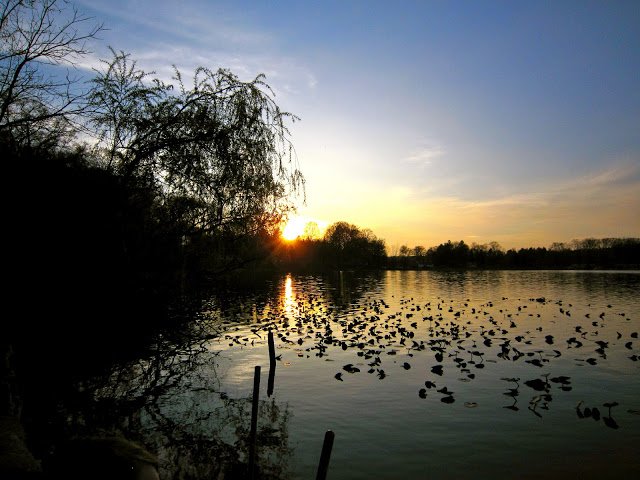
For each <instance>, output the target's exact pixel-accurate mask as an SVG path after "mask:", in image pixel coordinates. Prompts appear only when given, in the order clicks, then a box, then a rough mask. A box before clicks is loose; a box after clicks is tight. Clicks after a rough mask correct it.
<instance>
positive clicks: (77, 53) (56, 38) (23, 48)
mask: <svg viewBox="0 0 640 480" xmlns="http://www.w3.org/2000/svg"><path fill="white" fill-rule="evenodd" d="M101 29H102V26H101V25H99V24H93V23H92V21H91V19H90V18H89V17H86V16H83V15H82V14H80V13H79V12H78V11H77V10H76V9H75V8H73V7H72V6H70V4H69V2H67V1H64V0H5V1H3V2H2V4H1V5H0V135H2V136H4V137H5V138H10V139H11V140H12V141H14V142H18V143H26V144H34V143H35V144H38V143H40V142H42V141H49V142H51V141H52V139H55V138H56V137H58V136H61V135H62V134H64V133H65V130H67V129H68V127H69V123H68V122H69V120H70V118H69V116H70V115H73V114H77V113H79V112H82V111H83V110H84V102H83V98H84V95H83V92H82V91H81V90H80V89H78V88H76V87H77V86H76V85H75V83H76V81H77V79H74V78H72V77H71V74H70V67H71V66H73V65H74V63H75V62H77V61H78V60H79V59H80V58H81V57H83V56H84V55H85V54H87V53H88V50H87V47H86V42H87V41H88V40H89V39H91V38H93V37H95V36H96V34H97V33H98V32H99V31H100V30H101ZM47 66H48V67H49V68H43V67H47ZM51 66H53V67H55V68H51Z"/></svg>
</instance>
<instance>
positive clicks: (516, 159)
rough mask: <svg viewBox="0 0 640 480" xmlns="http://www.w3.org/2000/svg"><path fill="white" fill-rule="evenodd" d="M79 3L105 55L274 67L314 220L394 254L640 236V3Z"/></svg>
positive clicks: (248, 70) (185, 64)
mask: <svg viewBox="0 0 640 480" xmlns="http://www.w3.org/2000/svg"><path fill="white" fill-rule="evenodd" d="M76 3H77V6H78V7H79V8H80V9H81V10H82V11H83V12H85V13H87V14H89V15H93V16H95V17H97V18H98V19H101V20H103V21H104V22H105V26H106V27H107V28H109V30H108V31H105V32H103V33H102V35H101V37H102V39H101V42H99V43H97V44H96V46H95V48H94V50H95V55H96V58H98V57H107V56H108V54H107V51H106V46H107V45H111V46H112V47H114V48H115V49H117V50H124V51H127V52H130V53H131V54H132V55H133V57H134V58H137V59H138V60H139V63H140V65H141V66H142V67H143V68H145V69H149V70H155V71H156V72H157V73H158V75H160V76H164V77H166V78H168V77H169V75H170V69H171V65H172V64H176V65H177V66H178V67H179V68H180V69H181V70H182V71H183V72H184V73H189V72H190V71H193V69H194V67H195V66H197V65H204V66H208V67H211V68H218V67H225V68H229V69H231V70H232V71H234V72H235V73H236V74H238V75H239V76H240V77H242V78H246V79H249V78H252V77H254V76H255V75H257V74H258V73H265V74H266V75H267V81H268V83H269V84H270V85H271V86H272V87H273V89H274V90H275V92H276V101H277V102H278V103H279V105H280V106H281V107H283V108H284V109H286V110H289V111H291V112H292V113H294V114H296V115H298V116H299V117H300V118H301V121H300V122H297V123H296V124H295V125H293V127H292V134H293V137H292V140H293V143H294V145H295V147H296V151H297V155H298V159H299V162H300V166H301V168H302V171H303V173H304V174H305V176H306V178H307V202H306V204H302V203H301V202H299V203H300V208H299V213H300V214H301V215H304V216H306V217H308V218H311V219H316V220H318V221H320V222H333V221H336V220H346V221H349V222H351V223H355V224H356V225H358V226H360V227H366V228H371V229H372V230H373V231H374V233H375V234H377V235H378V236H380V237H382V238H384V239H385V240H386V241H387V244H388V245H389V247H391V249H392V250H393V248H394V247H397V246H399V245H401V244H407V245H409V246H415V245H424V246H427V247H428V246H431V245H435V244H438V243H440V242H443V241H446V240H448V239H451V240H465V241H466V242H467V243H473V242H478V243H486V242H489V241H494V240H495V241H498V242H500V243H501V244H502V245H503V246H505V247H523V246H548V245H549V244H550V243H551V242H553V241H570V240H571V239H573V238H585V237H589V236H594V237H605V236H636V237H638V236H640V2H637V1H629V2H614V1H610V2H605V1H601V2H589V1H581V2H571V1H562V2H543V1H528V2H518V1H504V2H491V1H482V2H480V1H472V2H457V1H447V2H445V1H433V2H428V1H421V2H408V1H406V2H389V1H388V2H375V1H366V2H355V1H354V2H349V1H339V2H306V1H300V2H283V1H278V2H276V1H273V2H240V1H232V2H216V1H192V0H187V1H181V2H175V1H171V2H169V1H148V0H139V1H119V0H114V1H109V2H105V1H98V0H83V1H79V2H76ZM95 64H96V60H95V59H94V60H91V59H89V60H88V61H87V66H92V65H95Z"/></svg>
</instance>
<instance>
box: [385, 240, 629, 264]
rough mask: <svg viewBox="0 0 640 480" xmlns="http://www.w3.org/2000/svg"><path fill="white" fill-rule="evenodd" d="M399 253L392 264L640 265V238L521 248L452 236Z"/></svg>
mask: <svg viewBox="0 0 640 480" xmlns="http://www.w3.org/2000/svg"><path fill="white" fill-rule="evenodd" d="M398 253H399V254H398V255H394V256H390V257H389V258H388V260H387V266H388V267H389V268H395V269H424V268H505V269H517V268H525V269H529V268H551V269H554V268H561V269H570V268H571V269H594V268H606V269H614V268H620V269H629V268H640V238H601V239H596V238H586V239H582V240H573V241H572V242H570V243H553V244H552V245H551V246H550V247H549V248H545V247H537V248H520V249H518V250H516V249H509V250H505V249H503V248H502V247H501V246H500V245H499V244H498V243H497V242H491V243H489V244H483V245H478V244H475V243H474V244H472V245H467V244H466V243H465V242H464V241H459V242H452V241H451V240H449V241H448V242H446V243H442V244H440V245H438V246H437V247H431V248H429V249H425V248H424V247H421V246H417V247H414V248H409V247H407V246H402V247H400V249H399V252H398Z"/></svg>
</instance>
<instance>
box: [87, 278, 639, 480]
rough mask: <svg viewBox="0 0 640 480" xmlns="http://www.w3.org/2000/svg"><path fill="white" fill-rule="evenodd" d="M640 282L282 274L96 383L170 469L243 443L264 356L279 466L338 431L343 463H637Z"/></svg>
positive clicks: (191, 469) (447, 469) (486, 467)
mask: <svg viewBox="0 0 640 480" xmlns="http://www.w3.org/2000/svg"><path fill="white" fill-rule="evenodd" d="M639 291H640V272H592V271H590V272H573V271H560V272H557V271H532V272H530V271H526V272H446V273H442V272H407V271H403V272H396V271H392V272H381V273H378V274H375V275H356V274H350V273H344V274H338V273H336V274H335V275H332V276H324V277H323V276H298V275H287V276H283V277H281V278H276V279H273V280H270V281H267V282H260V286H258V287H254V288H252V289H249V290H244V291H236V292H226V293H225V294H224V295H220V294H216V295H212V297H211V298H210V299H208V300H207V301H206V302H204V304H203V305H202V308H201V309H200V311H199V312H198V314H197V315H196V320H197V321H196V322H194V324H193V331H190V332H189V335H186V337H185V338H187V339H188V341H186V343H185V342H183V344H182V345H181V346H178V345H177V344H176V343H175V340H172V342H174V343H170V342H169V341H168V340H167V343H166V344H163V343H162V341H161V342H159V345H158V349H157V355H156V356H155V357H154V356H152V357H149V358H146V359H144V360H141V361H140V362H138V363H137V364H136V365H131V366H129V367H128V368H126V369H123V370H120V371H118V372H114V376H113V377H112V378H111V381H110V382H109V383H107V384H105V385H103V386H101V387H100V389H99V390H98V391H97V393H96V395H95V397H96V400H97V401H105V402H107V401H108V400H113V399H118V405H126V408H124V407H123V408H122V409H121V411H120V413H121V414H122V418H121V420H120V427H121V428H122V429H124V430H126V429H137V431H138V432H141V433H142V434H143V435H144V436H145V439H146V441H147V442H148V443H150V444H152V445H154V446H155V448H156V450H157V451H158V453H159V455H160V457H161V459H162V461H163V465H164V471H163V473H164V475H165V477H166V478H169V477H175V478H178V477H183V478H187V476H188V475H192V476H193V478H205V476H206V475H211V474H214V473H216V472H217V471H218V470H219V469H229V468H230V467H229V465H231V464H232V463H233V462H234V461H238V460H239V461H242V460H243V459H244V453H243V452H245V450H246V444H244V443H243V438H245V436H246V434H247V432H248V429H249V418H250V411H251V406H250V401H249V397H250V396H251V392H252V388H253V374H254V367H255V366H256V365H261V366H262V372H263V374H262V378H261V388H260V398H261V409H260V419H259V422H260V425H259V429H260V445H261V446H260V447H259V455H260V466H261V469H262V472H263V473H264V474H265V475H268V476H271V477H275V478H301V479H302V478H305V479H306V478H315V473H316V468H317V463H318V459H319V456H320V450H321V446H322V440H323V436H324V432H325V431H326V430H328V429H330V430H333V431H334V432H335V435H336V437H335V443H334V448H333V453H332V456H331V463H330V468H329V478H331V479H341V478H345V479H346V478H349V479H360V478H362V479H365V478H367V479H368V478H383V479H385V478H389V479H393V478H452V479H454V478H455V479H460V478H539V477H540V476H541V475H542V476H543V478H565V477H567V476H569V478H575V477H576V476H577V477H579V478H596V477H600V478H602V477H603V476H606V477H611V476H612V475H618V476H621V477H622V478H631V477H633V476H635V475H637V474H638V473H639V472H640V470H639V468H640V464H639V460H638V458H640V457H639V456H638V453H639V452H640V448H639V440H640V415H639V414H640V375H639V374H640V363H639V362H638V361H637V358H638V355H640V339H638V338H637V337H638V333H637V332H639V331H640V301H639V300H638V292H639ZM269 328H271V329H273V331H274V332H275V333H276V342H275V343H276V353H277V355H279V360H278V361H277V367H276V371H275V381H274V392H273V394H272V395H271V396H267V383H268V382H267V376H268V372H269V357H268V348H267V341H266V339H267V331H268V329H269ZM167 352H171V353H170V354H168V353H167ZM606 405H609V406H606ZM123 412H124V413H126V415H125V414H124V413H123ZM212 451H213V452H217V453H216V454H215V457H216V458H215V459H214V460H212V459H211V456H212V455H211V452H212ZM205 464H206V465H205ZM226 478H229V475H228V476H227V477H226Z"/></svg>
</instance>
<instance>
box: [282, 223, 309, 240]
mask: <svg viewBox="0 0 640 480" xmlns="http://www.w3.org/2000/svg"><path fill="white" fill-rule="evenodd" d="M306 225H307V220H306V219H304V218H302V217H292V218H290V219H289V221H288V222H287V224H286V225H285V227H284V228H283V229H282V238H284V239H285V240H288V241H292V240H295V239H296V238H298V237H300V236H301V235H302V234H303V233H304V227H305V226H306Z"/></svg>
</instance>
